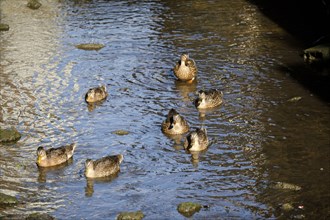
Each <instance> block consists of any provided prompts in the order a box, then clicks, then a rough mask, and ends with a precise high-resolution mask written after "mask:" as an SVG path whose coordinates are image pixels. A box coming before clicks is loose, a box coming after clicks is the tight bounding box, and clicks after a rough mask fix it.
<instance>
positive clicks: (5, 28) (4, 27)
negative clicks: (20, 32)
mask: <svg viewBox="0 0 330 220" xmlns="http://www.w3.org/2000/svg"><path fill="white" fill-rule="evenodd" d="M0 31H9V25H8V24H3V23H0Z"/></svg>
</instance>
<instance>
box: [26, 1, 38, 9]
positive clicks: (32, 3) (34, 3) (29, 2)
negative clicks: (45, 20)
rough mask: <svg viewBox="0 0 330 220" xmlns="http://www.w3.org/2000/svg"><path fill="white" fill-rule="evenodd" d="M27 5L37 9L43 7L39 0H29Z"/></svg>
mask: <svg viewBox="0 0 330 220" xmlns="http://www.w3.org/2000/svg"><path fill="white" fill-rule="evenodd" d="M27 7H29V8H31V9H33V10H36V9H38V8H40V7H41V3H40V2H39V1H38V0H29V1H28V3H27Z"/></svg>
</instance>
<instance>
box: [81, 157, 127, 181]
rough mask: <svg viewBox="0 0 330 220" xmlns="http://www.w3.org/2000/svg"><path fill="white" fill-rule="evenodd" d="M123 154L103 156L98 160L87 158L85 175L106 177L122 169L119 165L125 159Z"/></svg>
mask: <svg viewBox="0 0 330 220" xmlns="http://www.w3.org/2000/svg"><path fill="white" fill-rule="evenodd" d="M123 159H124V156H123V155H122V154H118V155H112V156H106V157H102V158H100V159H98V160H94V161H93V160H91V159H87V160H86V162H85V176H86V177H87V178H98V177H106V176H109V175H112V174H116V173H118V172H119V171H120V167H119V165H120V164H121V162H122V161H123Z"/></svg>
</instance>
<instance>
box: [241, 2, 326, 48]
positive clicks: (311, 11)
mask: <svg viewBox="0 0 330 220" xmlns="http://www.w3.org/2000/svg"><path fill="white" fill-rule="evenodd" d="M248 2H250V3H252V4H255V5H256V6H258V8H259V10H260V11H261V12H262V13H263V14H264V15H265V16H267V17H268V18H270V19H271V20H273V21H274V22H275V23H277V24H278V25H280V26H281V27H282V28H284V29H285V30H286V31H287V32H288V33H290V34H291V35H293V36H294V37H295V38H296V39H297V40H299V41H300V42H302V43H303V44H304V45H305V46H306V47H309V46H312V44H313V43H314V42H315V41H316V40H318V39H320V38H322V37H327V38H328V42H329V37H330V29H329V27H330V2H329V1H323V0H316V1H299V0H291V1H286V0H268V1H264V0H248Z"/></svg>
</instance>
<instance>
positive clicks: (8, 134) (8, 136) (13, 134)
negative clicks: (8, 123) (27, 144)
mask: <svg viewBox="0 0 330 220" xmlns="http://www.w3.org/2000/svg"><path fill="white" fill-rule="evenodd" d="M20 138H21V134H20V133H19V132H18V131H17V130H16V128H14V127H12V128H10V129H1V128H0V143H5V142H16V141H18V140H19V139H20Z"/></svg>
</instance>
